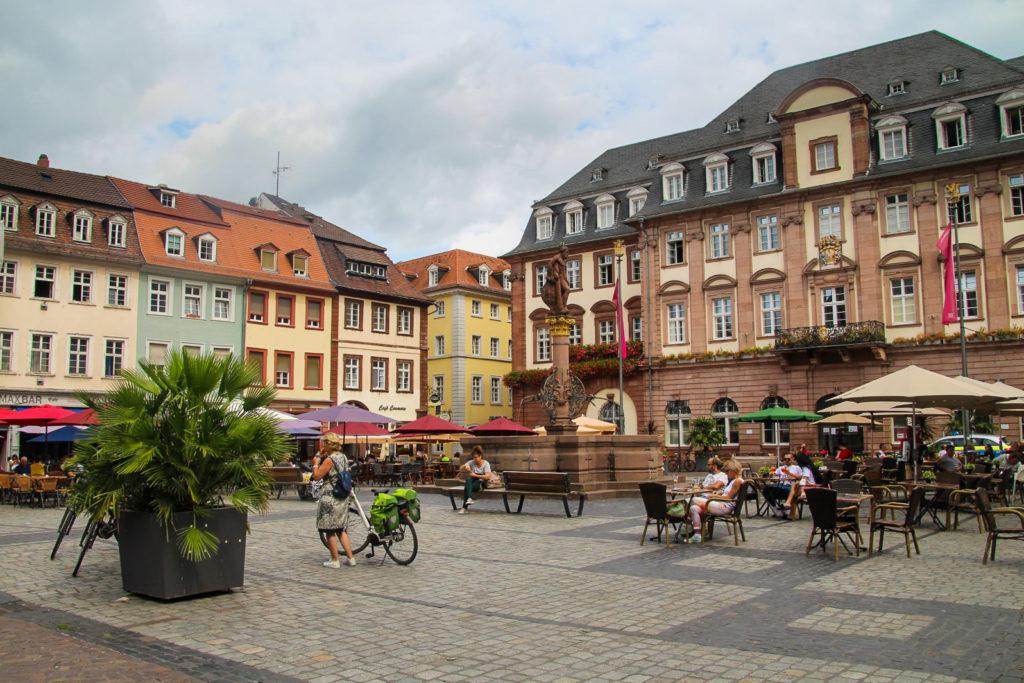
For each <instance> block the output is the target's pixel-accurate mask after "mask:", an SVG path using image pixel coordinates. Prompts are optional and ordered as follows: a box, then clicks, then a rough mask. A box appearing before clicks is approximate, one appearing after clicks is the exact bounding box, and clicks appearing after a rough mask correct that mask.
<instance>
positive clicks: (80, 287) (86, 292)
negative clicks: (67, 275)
mask: <svg viewBox="0 0 1024 683" xmlns="http://www.w3.org/2000/svg"><path fill="white" fill-rule="evenodd" d="M71 300H72V301H74V302H75V303H76V304H89V303H92V273H91V272H89V271H88V270H75V271H72V273H71Z"/></svg>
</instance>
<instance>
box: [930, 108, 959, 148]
mask: <svg viewBox="0 0 1024 683" xmlns="http://www.w3.org/2000/svg"><path fill="white" fill-rule="evenodd" d="M932 118H933V119H935V135H936V138H937V142H938V148H939V149H940V150H946V149H957V148H959V147H963V146H965V145H966V144H967V107H965V106H964V105H962V104H960V103H959V102H948V103H946V104H944V105H942V106H941V107H939V108H938V109H936V110H935V111H934V112H932Z"/></svg>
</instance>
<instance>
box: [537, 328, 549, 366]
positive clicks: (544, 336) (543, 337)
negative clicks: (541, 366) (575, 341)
mask: <svg viewBox="0 0 1024 683" xmlns="http://www.w3.org/2000/svg"><path fill="white" fill-rule="evenodd" d="M536 336H537V362H538V363H546V362H548V361H550V360H551V332H550V331H549V330H548V328H546V327H538V328H537V331H536Z"/></svg>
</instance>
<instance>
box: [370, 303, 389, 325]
mask: <svg viewBox="0 0 1024 683" xmlns="http://www.w3.org/2000/svg"><path fill="white" fill-rule="evenodd" d="M370 317H371V320H370V329H371V330H373V331H374V332H387V331H388V306H387V304H377V303H375V304H373V311H372V312H371V316H370Z"/></svg>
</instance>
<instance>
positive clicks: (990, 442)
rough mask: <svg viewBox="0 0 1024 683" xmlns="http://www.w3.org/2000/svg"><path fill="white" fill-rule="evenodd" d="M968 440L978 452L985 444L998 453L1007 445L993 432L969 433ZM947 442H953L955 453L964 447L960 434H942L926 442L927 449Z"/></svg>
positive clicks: (934, 448)
mask: <svg viewBox="0 0 1024 683" xmlns="http://www.w3.org/2000/svg"><path fill="white" fill-rule="evenodd" d="M970 440H971V444H972V445H973V447H974V450H975V451H976V452H978V453H982V452H984V450H985V446H992V450H993V451H995V454H996V455H999V454H1000V453H1002V452H1003V449H1004V448H1006V447H1007V446H1009V444H1008V443H1007V442H1006V441H1005V440H1004V439H1003V437H1001V436H996V435H995V434H971V436H970ZM947 443H951V444H953V450H954V451H956V452H957V453H959V452H961V451H963V449H964V437H963V435H962V434H955V435H953V436H944V437H942V438H941V439H936V440H935V441H932V442H931V443H930V444H928V449H929V450H935V451H938V450H941V449H942V447H943V446H944V445H945V444H947Z"/></svg>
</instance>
